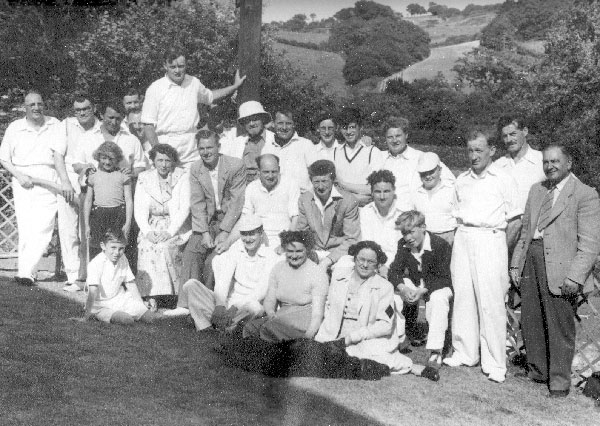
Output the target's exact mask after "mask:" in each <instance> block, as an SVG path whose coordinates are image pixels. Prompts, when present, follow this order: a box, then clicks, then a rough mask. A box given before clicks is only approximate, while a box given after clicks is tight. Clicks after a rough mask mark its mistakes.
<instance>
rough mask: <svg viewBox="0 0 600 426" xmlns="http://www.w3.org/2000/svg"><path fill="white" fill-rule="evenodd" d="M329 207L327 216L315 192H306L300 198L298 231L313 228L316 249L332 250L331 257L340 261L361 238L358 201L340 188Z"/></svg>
mask: <svg viewBox="0 0 600 426" xmlns="http://www.w3.org/2000/svg"><path fill="white" fill-rule="evenodd" d="M340 195H341V197H338V196H334V197H333V202H332V203H331V204H329V205H328V206H327V207H326V208H325V218H324V220H323V221H321V212H320V211H319V208H318V207H317V205H316V204H315V203H316V201H315V197H316V196H315V194H314V193H313V192H312V191H306V192H305V193H304V194H302V195H301V196H300V199H299V200H298V225H297V227H296V228H297V229H298V231H305V230H310V231H312V232H313V235H314V237H315V249H317V250H326V251H329V252H330V254H329V256H328V257H329V258H330V259H331V260H333V261H334V262H337V261H338V259H339V258H340V257H342V256H343V255H346V254H348V248H350V246H351V245H352V244H355V243H357V242H358V241H360V219H359V217H358V201H357V200H356V198H354V196H353V195H351V194H348V193H346V192H342V191H340Z"/></svg>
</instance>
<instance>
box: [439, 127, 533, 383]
mask: <svg viewBox="0 0 600 426" xmlns="http://www.w3.org/2000/svg"><path fill="white" fill-rule="evenodd" d="M490 134H491V132H488V131H487V130H482V129H476V130H474V131H472V132H470V133H469V134H468V138H467V141H468V142H467V146H468V150H469V160H470V162H471V168H470V169H469V170H468V171H466V172H464V173H462V174H461V175H460V176H459V177H458V179H457V180H456V186H455V217H456V219H457V221H458V224H459V226H458V229H457V231H456V236H455V238H454V247H453V250H452V262H451V265H450V270H451V273H452V283H453V286H454V290H455V291H454V295H455V297H454V314H453V318H452V346H453V348H454V354H453V355H452V357H450V358H446V359H445V360H444V363H445V364H447V365H449V366H451V367H457V366H460V365H467V366H474V365H477V364H478V363H479V361H480V360H481V369H482V370H483V372H484V374H487V376H488V379H489V380H491V381H493V382H497V383H501V382H504V380H505V377H506V308H505V306H504V299H505V296H506V292H507V290H508V287H509V282H508V246H510V245H511V244H513V241H514V240H515V239H516V238H518V235H519V230H520V226H521V219H520V218H521V214H522V210H521V209H520V208H519V203H518V190H517V184H516V182H515V181H514V179H513V178H512V177H510V176H509V175H507V174H506V173H504V172H503V171H502V170H500V169H499V168H497V167H496V166H495V165H493V164H492V156H493V155H494V153H495V151H496V150H495V147H494V146H491V145H490V144H489V142H488V141H489V138H490Z"/></svg>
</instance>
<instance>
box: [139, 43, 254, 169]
mask: <svg viewBox="0 0 600 426" xmlns="http://www.w3.org/2000/svg"><path fill="white" fill-rule="evenodd" d="M163 60H164V61H163V67H164V69H165V72H166V74H165V76H164V77H162V78H160V79H158V80H156V81H155V82H154V83H152V84H151V85H150V87H148V89H147V90H146V96H145V98H144V105H143V108H142V122H143V123H144V124H145V125H146V126H145V128H144V132H145V134H146V139H147V140H148V142H149V143H150V145H152V146H154V145H156V144H157V143H159V142H160V143H167V144H169V145H171V146H172V147H173V148H175V149H177V152H178V154H179V160H180V161H181V163H182V164H183V166H184V167H187V168H189V167H190V166H191V165H192V163H193V162H194V161H197V160H198V159H199V158H200V157H199V156H198V152H197V150H196V144H195V140H194V136H195V134H196V132H197V128H196V127H197V125H198V122H199V121H200V114H199V112H198V104H204V105H210V104H212V103H213V102H214V101H216V100H217V99H220V98H222V97H225V96H228V95H231V94H232V93H234V92H235V91H236V90H237V89H238V88H239V87H240V86H241V85H242V83H243V82H244V80H245V78H246V76H244V77H240V76H239V72H236V74H235V81H234V83H233V84H232V85H231V86H227V87H224V88H222V89H216V90H209V89H207V88H206V87H205V86H204V85H203V84H202V83H200V80H198V79H197V78H196V77H192V76H190V75H188V74H186V65H187V63H186V58H185V54H184V53H183V51H181V50H180V49H177V48H171V49H169V50H167V51H166V52H165V54H164V56H163Z"/></svg>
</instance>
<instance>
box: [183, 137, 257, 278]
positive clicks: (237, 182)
mask: <svg viewBox="0 0 600 426" xmlns="http://www.w3.org/2000/svg"><path fill="white" fill-rule="evenodd" d="M195 140H196V142H197V145H198V152H199V155H200V160H198V161H196V162H195V163H194V164H192V167H191V169H190V190H191V197H190V199H191V202H190V207H191V211H192V235H191V236H190V239H189V241H188V243H187V245H186V247H185V250H184V253H183V268H182V271H181V284H183V283H185V282H186V281H187V280H189V279H191V278H193V279H196V280H199V281H201V282H202V283H203V284H204V285H206V286H208V288H209V289H212V285H213V280H212V268H211V261H212V256H211V257H210V258H209V255H211V254H212V253H213V252H214V254H220V253H222V252H224V251H225V250H226V249H227V247H228V238H229V234H230V233H231V231H232V229H233V228H234V226H235V224H236V223H237V221H238V219H239V218H240V216H241V214H242V208H243V206H244V191H245V189H246V170H245V168H244V163H243V162H242V160H240V159H238V158H234V157H230V156H228V155H222V154H219V141H218V137H217V135H216V134H215V133H214V132H213V131H210V130H200V131H199V132H198V133H197V134H196V136H195Z"/></svg>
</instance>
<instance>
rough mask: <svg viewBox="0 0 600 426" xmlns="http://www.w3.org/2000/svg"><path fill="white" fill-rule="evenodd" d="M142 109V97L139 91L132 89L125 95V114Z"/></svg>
mask: <svg viewBox="0 0 600 426" xmlns="http://www.w3.org/2000/svg"><path fill="white" fill-rule="evenodd" d="M141 107H142V95H141V94H140V92H139V91H138V90H137V89H134V88H131V89H129V90H127V92H125V94H124V95H123V108H125V112H127V113H129V111H132V110H134V109H140V108H141Z"/></svg>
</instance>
